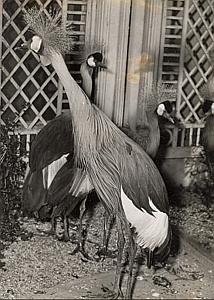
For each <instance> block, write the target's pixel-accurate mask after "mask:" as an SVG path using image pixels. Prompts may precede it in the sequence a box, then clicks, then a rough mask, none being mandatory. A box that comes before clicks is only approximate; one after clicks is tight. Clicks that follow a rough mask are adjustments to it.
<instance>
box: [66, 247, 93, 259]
mask: <svg viewBox="0 0 214 300" xmlns="http://www.w3.org/2000/svg"><path fill="white" fill-rule="evenodd" d="M78 252H80V253H81V254H82V255H83V257H84V258H85V259H86V260H95V259H94V258H92V257H91V256H89V255H88V253H87V252H86V251H85V250H84V249H83V247H82V246H81V245H80V244H77V247H76V248H75V249H74V250H73V251H72V252H71V253H70V255H75V254H76V253H78Z"/></svg>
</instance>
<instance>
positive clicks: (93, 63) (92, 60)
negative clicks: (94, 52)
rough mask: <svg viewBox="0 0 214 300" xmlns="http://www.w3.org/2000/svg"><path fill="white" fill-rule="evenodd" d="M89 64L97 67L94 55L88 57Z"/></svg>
mask: <svg viewBox="0 0 214 300" xmlns="http://www.w3.org/2000/svg"><path fill="white" fill-rule="evenodd" d="M88 65H89V66H90V67H96V64H95V62H94V58H93V57H89V58H88Z"/></svg>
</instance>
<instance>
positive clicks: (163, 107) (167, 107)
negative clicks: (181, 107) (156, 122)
mask: <svg viewBox="0 0 214 300" xmlns="http://www.w3.org/2000/svg"><path fill="white" fill-rule="evenodd" d="M173 112H174V107H173V103H172V102H170V101H164V102H162V103H160V104H159V105H158V107H157V109H156V113H157V115H158V116H160V117H164V118H165V119H167V120H169V121H170V122H171V123H173V124H174V123H175V121H174V119H173V116H172V115H173Z"/></svg>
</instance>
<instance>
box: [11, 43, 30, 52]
mask: <svg viewBox="0 0 214 300" xmlns="http://www.w3.org/2000/svg"><path fill="white" fill-rule="evenodd" d="M29 46H30V41H26V42H24V43H22V44H21V45H20V46H17V47H15V48H14V50H15V51H17V50H21V51H26V50H28V49H29V48H30V47H29Z"/></svg>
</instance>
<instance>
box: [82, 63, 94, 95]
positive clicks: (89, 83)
mask: <svg viewBox="0 0 214 300" xmlns="http://www.w3.org/2000/svg"><path fill="white" fill-rule="evenodd" d="M80 74H81V77H82V88H83V90H84V92H85V93H86V95H87V96H88V97H89V99H90V100H91V93H92V90H93V79H92V74H93V69H91V68H89V67H88V66H87V64H86V62H84V63H82V64H81V67H80Z"/></svg>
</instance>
